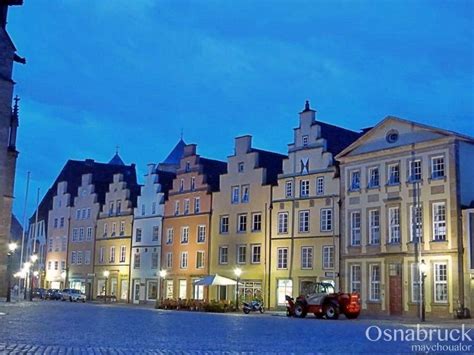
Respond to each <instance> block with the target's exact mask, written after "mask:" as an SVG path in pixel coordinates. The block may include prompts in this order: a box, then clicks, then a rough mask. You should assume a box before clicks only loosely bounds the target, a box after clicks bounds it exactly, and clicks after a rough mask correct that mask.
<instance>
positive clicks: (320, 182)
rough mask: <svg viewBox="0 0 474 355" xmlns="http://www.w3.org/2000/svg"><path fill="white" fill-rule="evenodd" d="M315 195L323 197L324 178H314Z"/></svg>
mask: <svg viewBox="0 0 474 355" xmlns="http://www.w3.org/2000/svg"><path fill="white" fill-rule="evenodd" d="M316 195H318V196H322V195H324V176H318V177H317V178H316Z"/></svg>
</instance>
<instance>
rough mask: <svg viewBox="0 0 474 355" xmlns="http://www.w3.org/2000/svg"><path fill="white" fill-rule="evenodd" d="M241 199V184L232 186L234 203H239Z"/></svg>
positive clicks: (232, 200)
mask: <svg viewBox="0 0 474 355" xmlns="http://www.w3.org/2000/svg"><path fill="white" fill-rule="evenodd" d="M239 199H240V186H232V188H231V196H230V201H231V203H232V204H237V203H239Z"/></svg>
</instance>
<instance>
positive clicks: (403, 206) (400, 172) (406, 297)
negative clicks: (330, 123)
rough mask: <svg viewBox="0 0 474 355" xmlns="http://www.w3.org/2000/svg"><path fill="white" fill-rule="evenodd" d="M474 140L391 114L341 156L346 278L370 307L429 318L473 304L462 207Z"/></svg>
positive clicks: (472, 192) (471, 175)
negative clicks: (468, 302)
mask: <svg viewBox="0 0 474 355" xmlns="http://www.w3.org/2000/svg"><path fill="white" fill-rule="evenodd" d="M473 156H474V140H473V139H472V138H470V137H466V136H463V135H460V134H456V133H453V132H449V131H445V130H441V129H437V128H434V127H429V126H426V125H421V124H417V123H414V122H411V121H407V120H403V119H399V118H396V117H387V118H385V119H384V120H383V121H381V122H380V123H379V124H377V125H376V126H375V127H374V128H372V129H371V130H370V131H368V132H367V133H366V134H364V136H362V137H361V138H360V139H359V140H357V141H356V142H355V143H353V144H352V145H350V146H349V147H348V148H346V149H345V150H344V151H342V152H341V153H340V154H339V155H338V156H337V157H336V158H337V159H338V160H339V161H340V162H341V196H342V213H341V233H342V240H341V255H342V269H341V277H342V279H341V282H342V287H343V288H344V289H345V290H346V291H357V292H360V294H361V300H362V310H363V311H365V312H367V313H378V314H380V313H381V314H390V315H396V314H409V315H418V314H419V312H420V304H421V299H422V292H421V291H422V282H421V280H422V273H421V271H420V267H419V265H421V264H424V265H426V273H425V274H424V275H425V278H424V290H425V292H424V293H425V297H424V299H425V305H426V313H427V317H430V316H440V317H450V316H452V315H453V313H454V312H455V310H456V309H457V308H458V306H459V305H461V304H463V303H466V299H465V292H464V284H465V281H464V280H465V274H464V265H463V263H464V262H463V253H462V225H461V213H462V211H461V206H462V205H466V204H468V203H470V201H471V200H472V199H473V196H474V186H473V185H474V184H472V181H473V179H474V171H473V169H472V165H473V158H472V157H473Z"/></svg>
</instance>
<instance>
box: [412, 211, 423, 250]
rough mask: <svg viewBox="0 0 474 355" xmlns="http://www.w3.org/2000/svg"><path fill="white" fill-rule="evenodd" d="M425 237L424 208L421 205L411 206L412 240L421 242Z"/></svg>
mask: <svg viewBox="0 0 474 355" xmlns="http://www.w3.org/2000/svg"><path fill="white" fill-rule="evenodd" d="M422 239H423V210H422V208H421V206H417V207H415V206H410V240H411V241H412V242H421V240H422Z"/></svg>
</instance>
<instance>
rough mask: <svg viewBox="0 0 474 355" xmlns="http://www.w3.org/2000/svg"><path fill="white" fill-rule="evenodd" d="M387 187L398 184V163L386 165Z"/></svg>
mask: <svg viewBox="0 0 474 355" xmlns="http://www.w3.org/2000/svg"><path fill="white" fill-rule="evenodd" d="M387 176H388V180H387V185H399V184H400V163H391V164H388V165H387Z"/></svg>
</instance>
